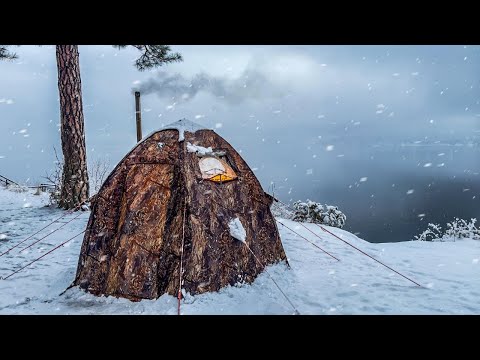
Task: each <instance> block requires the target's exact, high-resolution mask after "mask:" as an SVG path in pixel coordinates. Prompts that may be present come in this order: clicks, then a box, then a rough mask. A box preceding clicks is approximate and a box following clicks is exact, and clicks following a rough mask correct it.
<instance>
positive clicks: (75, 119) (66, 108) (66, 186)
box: [57, 45, 89, 209]
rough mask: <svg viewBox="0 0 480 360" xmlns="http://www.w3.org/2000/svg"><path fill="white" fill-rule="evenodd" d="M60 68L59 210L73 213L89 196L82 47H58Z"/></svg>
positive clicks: (58, 64) (58, 66)
mask: <svg viewBox="0 0 480 360" xmlns="http://www.w3.org/2000/svg"><path fill="white" fill-rule="evenodd" d="M57 68H58V91H59V93H60V116H61V138H62V151H63V159H64V165H63V177H62V192H61V196H60V201H59V207H62V208H65V209H71V208H73V207H75V206H77V205H78V204H80V203H82V202H83V201H85V200H87V199H88V193H89V184H88V172H87V157H86V150H85V133H84V130H83V105H82V89H81V79H80V61H79V54H78V45H57Z"/></svg>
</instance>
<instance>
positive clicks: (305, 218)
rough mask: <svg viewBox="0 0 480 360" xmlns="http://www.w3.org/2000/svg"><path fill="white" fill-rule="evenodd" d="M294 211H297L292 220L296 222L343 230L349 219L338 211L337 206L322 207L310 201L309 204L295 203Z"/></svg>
mask: <svg viewBox="0 0 480 360" xmlns="http://www.w3.org/2000/svg"><path fill="white" fill-rule="evenodd" d="M293 209H294V210H295V213H294V214H293V218H292V220H294V221H300V222H309V223H315V224H324V225H328V226H334V227H338V228H343V226H344V225H345V221H346V219H347V217H346V216H345V214H344V213H342V212H341V211H340V210H338V207H337V206H330V205H322V204H320V203H317V202H314V201H311V200H308V199H307V202H302V201H296V202H294V203H293Z"/></svg>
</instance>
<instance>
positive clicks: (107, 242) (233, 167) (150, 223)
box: [74, 119, 286, 300]
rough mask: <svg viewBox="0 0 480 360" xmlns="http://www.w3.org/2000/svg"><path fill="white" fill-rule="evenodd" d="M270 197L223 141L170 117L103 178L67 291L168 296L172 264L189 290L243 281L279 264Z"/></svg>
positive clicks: (176, 281)
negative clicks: (169, 121)
mask: <svg viewBox="0 0 480 360" xmlns="http://www.w3.org/2000/svg"><path fill="white" fill-rule="evenodd" d="M271 201H272V198H271V197H270V196H268V195H267V194H265V193H264V191H263V190H262V187H261V185H260V183H259V181H258V180H257V178H256V177H255V175H254V174H253V172H252V170H251V169H250V168H249V166H248V165H247V164H246V162H245V161H244V160H243V159H242V158H241V156H240V155H239V154H238V153H237V152H236V151H235V149H234V148H233V147H232V146H231V145H230V144H229V143H228V142H226V141H225V140H224V139H223V138H222V137H220V136H219V135H218V134H216V133H215V132H214V131H213V130H207V129H204V128H202V127H200V126H199V125H197V124H194V123H192V122H190V121H188V120H185V119H183V120H180V121H177V122H176V123H173V124H170V125H169V126H166V127H164V128H162V129H161V130H159V131H156V132H154V133H153V134H151V135H150V136H148V137H146V138H145V139H144V140H142V141H141V142H139V143H138V144H137V145H136V146H135V148H134V149H133V150H132V151H130V152H129V153H128V154H127V155H126V156H125V157H124V158H123V160H122V161H120V163H119V164H118V165H117V166H116V167H115V169H114V170H113V172H112V173H111V174H110V175H109V176H108V178H107V180H106V181H105V183H104V184H103V186H102V188H101V189H100V191H99V192H98V194H97V196H96V197H95V201H94V202H93V204H92V212H91V215H90V219H89V221H88V225H87V231H86V233H85V237H84V239H83V244H82V248H81V253H80V258H79V262H78V268H77V274H76V277H75V280H74V285H78V286H80V287H81V288H83V289H85V290H87V291H89V292H90V293H93V294H95V295H113V296H117V297H124V298H127V299H130V300H141V299H156V298H158V297H159V296H161V295H162V294H164V293H168V294H171V295H176V294H177V291H178V289H179V287H180V267H181V266H182V269H183V271H182V286H181V287H182V288H183V289H184V290H185V291H186V292H189V293H190V294H200V293H204V292H208V291H217V290H219V289H220V288H222V287H223V286H226V285H234V284H235V283H237V282H247V283H250V282H252V281H253V280H254V279H255V278H256V276H257V275H258V274H259V273H260V272H261V271H262V270H263V267H264V266H265V265H268V264H272V263H275V262H278V261H282V260H283V261H286V256H285V252H284V249H283V246H282V243H281V241H280V237H279V234H278V230H277V227H276V224H275V219H274V217H273V216H272V214H271V212H270V205H271ZM242 234H243V235H242ZM237 239H238V240H240V241H238V240H237ZM249 248H250V249H251V250H252V252H253V253H254V254H255V256H256V257H257V259H255V256H254V255H253V254H252V253H251V252H250V250H249Z"/></svg>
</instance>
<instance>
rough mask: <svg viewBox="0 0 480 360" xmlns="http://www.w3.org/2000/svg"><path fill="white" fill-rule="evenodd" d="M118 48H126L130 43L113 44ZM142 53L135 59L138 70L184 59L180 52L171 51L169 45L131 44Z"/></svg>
mask: <svg viewBox="0 0 480 360" xmlns="http://www.w3.org/2000/svg"><path fill="white" fill-rule="evenodd" d="M113 46H114V47H115V48H117V49H124V48H126V47H127V46H128V45H113ZM131 46H133V47H134V48H136V49H137V50H139V51H140V52H141V53H142V54H141V55H140V57H139V58H138V59H137V60H136V61H135V66H136V68H137V69H138V70H140V71H144V70H148V69H153V68H156V67H160V66H162V65H164V64H169V63H172V62H179V61H182V60H183V58H182V55H180V54H179V53H171V49H170V46H168V45H131Z"/></svg>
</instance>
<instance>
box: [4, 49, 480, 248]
mask: <svg viewBox="0 0 480 360" xmlns="http://www.w3.org/2000/svg"><path fill="white" fill-rule="evenodd" d="M172 49H173V50H174V51H178V52H180V53H181V54H182V55H183V57H184V62H182V63H177V64H172V65H168V66H165V67H162V68H161V69H159V70H155V71H151V72H143V73H140V72H138V71H137V70H136V69H135V68H134V66H132V62H133V61H134V59H135V58H136V56H137V52H136V50H135V49H127V50H117V49H114V48H113V47H111V46H80V68H81V73H82V90H83V100H84V112H85V130H86V142H87V148H88V157H89V161H92V160H95V159H103V158H109V159H110V163H111V165H112V167H113V166H114V165H115V164H116V163H117V162H118V161H119V160H120V159H121V158H122V157H123V156H124V155H125V153H126V152H128V151H129V150H130V149H131V148H132V147H133V146H134V145H135V142H136V134H135V120H134V97H133V94H132V89H141V90H142V92H143V96H142V110H143V131H144V134H148V133H150V132H151V131H154V130H155V129H158V128H159V127H161V126H162V125H163V124H167V123H169V122H173V121H176V120H178V119H180V118H183V117H186V118H188V119H190V120H192V121H195V122H197V123H199V124H202V125H204V126H206V127H210V128H213V129H215V131H217V132H218V133H219V134H220V135H221V136H223V137H224V138H225V139H226V140H227V141H229V142H230V143H231V144H232V145H233V146H234V147H235V148H236V149H237V150H239V151H241V154H242V155H243V157H244V158H245V160H246V161H247V162H248V164H249V165H250V167H251V168H253V169H255V172H256V174H257V176H258V177H259V179H260V181H261V182H262V184H263V186H264V188H265V190H267V189H268V188H269V186H270V183H271V182H274V183H275V192H276V194H277V195H278V196H279V197H280V198H281V199H283V200H285V201H289V200H291V199H293V200H297V199H306V198H310V199H312V200H316V201H320V202H322V203H329V204H332V205H339V206H340V208H341V210H343V211H344V212H345V213H346V214H347V216H350V219H347V224H348V223H349V220H350V224H352V221H353V219H356V221H357V222H355V221H354V222H353V224H355V225H356V226H357V227H359V228H360V227H362V226H360V225H361V224H360V223H359V222H358V221H359V219H363V217H365V216H367V215H368V217H369V219H372V217H373V219H374V218H375V216H378V213H386V212H389V211H390V212H391V216H397V217H401V216H405V217H406V218H409V217H410V219H411V218H418V219H420V220H422V221H423V220H424V219H423V218H424V217H425V220H426V221H430V220H431V219H434V218H435V219H436V218H438V216H439V215H440V214H439V213H437V214H436V215H435V211H434V209H433V208H432V207H438V206H437V205H435V204H437V202H438V203H443V205H445V206H446V208H450V209H452V208H453V207H454V206H457V207H458V208H465V209H468V210H466V212H464V213H461V215H465V216H467V215H468V216H480V214H478V210H476V209H479V208H480V201H479V200H478V199H479V198H480V194H479V192H480V188H479V186H478V185H477V184H478V183H479V181H478V180H479V175H478V174H479V172H480V160H479V155H480V147H479V139H480V66H479V65H480V47H478V46H463V45H459V46H184V45H182V46H172ZM15 51H16V52H17V53H18V55H19V59H17V60H15V61H13V62H2V63H0V79H1V81H0V140H1V141H0V174H1V175H4V176H7V177H11V178H12V179H13V180H17V181H19V182H22V183H24V182H26V181H28V182H29V183H37V182H41V181H43V179H42V178H41V177H42V176H43V175H44V173H45V171H46V170H50V169H52V168H53V162H54V155H53V146H55V147H56V148H57V150H58V151H59V152H60V153H61V147H60V134H59V132H58V131H59V109H58V106H59V105H58V88H57V69H56V63H55V48H54V47H53V46H43V47H36V46H22V47H19V48H17V49H15ZM441 184H443V185H441ZM432 189H437V190H436V192H435V190H432ZM465 189H467V190H465ZM411 190H413V192H412V191H411ZM435 194H436V195H435ZM427 195H428V196H427ZM427 198H428V199H430V200H429V201H434V202H435V204H433V203H431V202H428V201H426V200H428V199H427ZM432 199H433V200H432ZM445 201H447V204H445ZM392 209H394V210H392ZM442 211H444V210H442ZM459 211H460V210H459ZM453 213H455V214H456V212H453ZM453 213H452V214H453ZM366 214H367V215H366ZM402 214H403V215H402ZM422 214H426V216H421V215H422ZM452 214H450V213H449V214H448V215H452ZM419 216H420V217H419ZM429 217H430V218H431V219H429ZM362 221H363V220H362ZM366 221H367V220H365V221H363V222H366ZM382 221H383V220H382ZM390 225H391V224H390ZM390 225H389V226H390ZM364 227H365V226H364V225H363V227H362V229H361V230H362V231H363V232H365V231H366V230H365V229H364ZM352 230H355V229H352ZM362 231H359V232H362ZM367 232H368V231H367ZM375 236H378V235H375ZM374 241H377V239H374Z"/></svg>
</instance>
